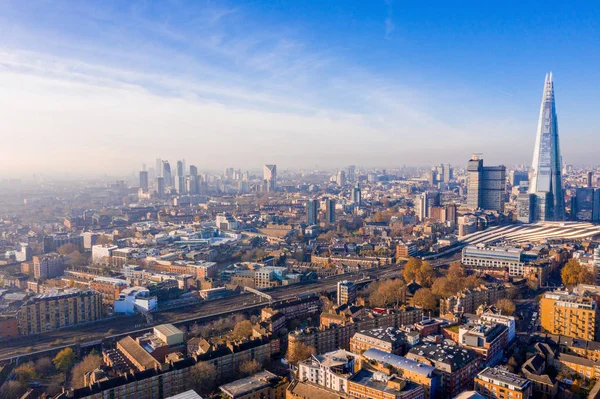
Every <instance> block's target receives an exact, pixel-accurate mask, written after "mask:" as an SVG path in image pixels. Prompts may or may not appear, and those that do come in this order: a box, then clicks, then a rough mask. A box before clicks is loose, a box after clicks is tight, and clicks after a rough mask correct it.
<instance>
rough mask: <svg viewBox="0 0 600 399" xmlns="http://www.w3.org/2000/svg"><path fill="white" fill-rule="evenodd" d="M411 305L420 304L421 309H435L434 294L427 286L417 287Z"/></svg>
mask: <svg viewBox="0 0 600 399" xmlns="http://www.w3.org/2000/svg"><path fill="white" fill-rule="evenodd" d="M411 303H412V305H413V306H420V307H422V308H423V309H428V310H434V309H435V303H436V302H435V296H434V295H433V293H432V292H431V290H430V289H429V288H421V289H418V290H417V292H415V294H414V295H413V298H412V302H411Z"/></svg>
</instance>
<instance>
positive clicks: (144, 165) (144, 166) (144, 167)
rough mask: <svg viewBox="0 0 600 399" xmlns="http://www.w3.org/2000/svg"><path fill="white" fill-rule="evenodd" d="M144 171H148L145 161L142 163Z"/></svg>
mask: <svg viewBox="0 0 600 399" xmlns="http://www.w3.org/2000/svg"><path fill="white" fill-rule="evenodd" d="M142 171H144V172H146V164H145V163H143V164H142Z"/></svg>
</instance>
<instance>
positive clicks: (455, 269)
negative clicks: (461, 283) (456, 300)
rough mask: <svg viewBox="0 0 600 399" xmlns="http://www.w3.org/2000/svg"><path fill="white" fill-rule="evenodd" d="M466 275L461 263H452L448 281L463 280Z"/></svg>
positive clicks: (449, 268)
mask: <svg viewBox="0 0 600 399" xmlns="http://www.w3.org/2000/svg"><path fill="white" fill-rule="evenodd" d="M466 275H467V274H466V273H465V269H464V267H463V265H462V263H460V262H454V263H451V264H450V267H448V279H449V280H450V281H452V280H459V279H462V278H464V277H465V276H466Z"/></svg>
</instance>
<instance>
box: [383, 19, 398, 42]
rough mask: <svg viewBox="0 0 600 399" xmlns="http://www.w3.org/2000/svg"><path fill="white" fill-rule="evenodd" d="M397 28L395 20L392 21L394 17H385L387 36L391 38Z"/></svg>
mask: <svg viewBox="0 0 600 399" xmlns="http://www.w3.org/2000/svg"><path fill="white" fill-rule="evenodd" d="M395 30H396V25H395V24H394V21H392V17H387V18H386V19H385V38H386V39H389V38H390V36H391V34H392V33H393V32H394V31H395Z"/></svg>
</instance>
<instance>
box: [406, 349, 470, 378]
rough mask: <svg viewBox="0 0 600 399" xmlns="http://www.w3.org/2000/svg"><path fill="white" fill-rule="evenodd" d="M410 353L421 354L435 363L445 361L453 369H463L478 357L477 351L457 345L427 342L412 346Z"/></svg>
mask: <svg viewBox="0 0 600 399" xmlns="http://www.w3.org/2000/svg"><path fill="white" fill-rule="evenodd" d="M408 355H409V356H410V355H413V356H419V357H423V358H425V359H428V360H430V361H432V362H433V363H434V364H437V363H443V364H446V365H448V366H450V368H451V370H452V371H455V370H458V369H461V368H463V367H465V366H466V365H467V364H469V363H471V362H472V361H473V360H475V359H476V357H477V355H476V354H475V352H473V351H471V350H468V349H464V348H459V347H457V346H450V345H442V344H432V343H425V344H421V345H418V346H415V347H414V348H412V349H411V350H410V351H409V352H408Z"/></svg>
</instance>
